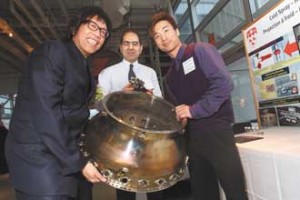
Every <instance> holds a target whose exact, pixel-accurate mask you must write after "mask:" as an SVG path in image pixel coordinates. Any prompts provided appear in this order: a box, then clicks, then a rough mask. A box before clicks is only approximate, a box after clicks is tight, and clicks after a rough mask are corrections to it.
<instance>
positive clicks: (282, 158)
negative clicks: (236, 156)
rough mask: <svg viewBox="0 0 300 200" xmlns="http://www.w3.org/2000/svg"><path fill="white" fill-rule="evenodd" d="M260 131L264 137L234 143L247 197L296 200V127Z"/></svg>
mask: <svg viewBox="0 0 300 200" xmlns="http://www.w3.org/2000/svg"><path fill="white" fill-rule="evenodd" d="M262 131H263V132H264V139H261V140H256V141H251V142H247V143H239V144H237V146H238V150H239V152H240V156H241V160H242V165H243V168H244V173H245V176H246V184H247V192H248V197H249V200H299V199H300V128H292V127H276V128H267V129H263V130H262ZM239 135H240V134H239ZM248 135H249V134H248Z"/></svg>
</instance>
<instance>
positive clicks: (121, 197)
mask: <svg viewBox="0 0 300 200" xmlns="http://www.w3.org/2000/svg"><path fill="white" fill-rule="evenodd" d="M116 193H117V200H135V195H136V193H135V192H127V191H124V190H119V189H116ZM147 200H163V193H162V191H158V192H149V193H147Z"/></svg>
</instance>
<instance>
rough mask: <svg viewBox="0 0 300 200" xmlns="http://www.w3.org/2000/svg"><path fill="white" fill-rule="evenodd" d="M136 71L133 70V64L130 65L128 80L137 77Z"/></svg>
mask: <svg viewBox="0 0 300 200" xmlns="http://www.w3.org/2000/svg"><path fill="white" fill-rule="evenodd" d="M135 77H136V76H135V73H134V71H133V64H130V65H129V72H128V80H129V81H130V80H131V78H135Z"/></svg>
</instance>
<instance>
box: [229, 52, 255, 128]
mask: <svg viewBox="0 0 300 200" xmlns="http://www.w3.org/2000/svg"><path fill="white" fill-rule="evenodd" d="M228 68H229V71H230V73H231V77H232V80H233V83H234V90H233V91H232V93H231V101H232V105H233V111H234V122H235V123H240V122H247V121H252V120H256V118H257V117H256V112H255V106H254V101H253V94H252V92H250V91H252V88H251V81H250V77H249V70H248V65H247V61H246V58H245V57H243V58H241V59H239V60H237V61H235V62H233V63H231V64H230V65H228Z"/></svg>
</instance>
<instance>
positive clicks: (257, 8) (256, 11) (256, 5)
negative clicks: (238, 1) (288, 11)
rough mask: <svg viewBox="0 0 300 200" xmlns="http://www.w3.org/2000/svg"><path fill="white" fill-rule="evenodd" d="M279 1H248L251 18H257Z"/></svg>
mask: <svg viewBox="0 0 300 200" xmlns="http://www.w3.org/2000/svg"><path fill="white" fill-rule="evenodd" d="M279 1H280V0H272V1H271V0H249V4H250V9H251V13H252V15H253V18H257V17H259V16H260V15H261V14H263V13H264V12H265V11H267V10H268V9H269V8H271V7H272V6H273V5H274V4H275V3H277V2H279Z"/></svg>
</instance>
